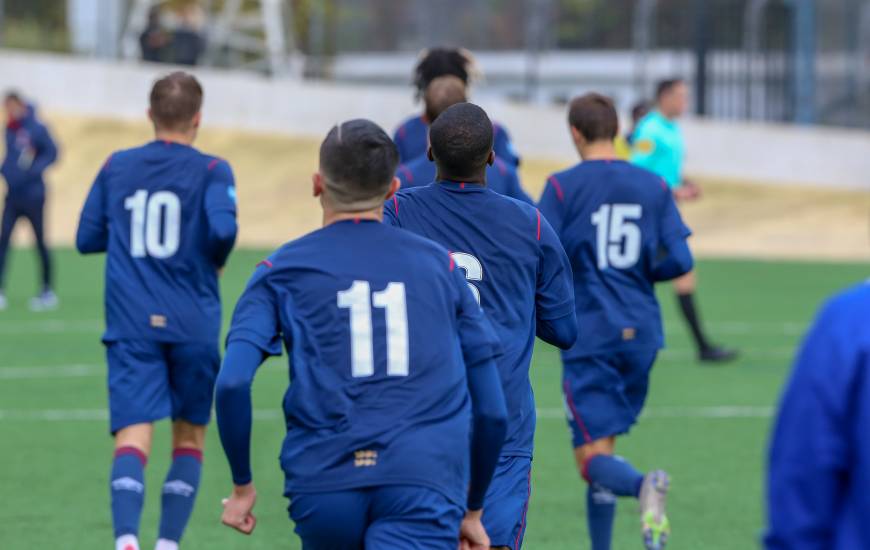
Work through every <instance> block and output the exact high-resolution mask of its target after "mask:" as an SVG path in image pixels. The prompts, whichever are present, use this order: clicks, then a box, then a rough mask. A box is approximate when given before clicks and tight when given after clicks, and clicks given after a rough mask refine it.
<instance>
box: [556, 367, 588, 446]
mask: <svg viewBox="0 0 870 550" xmlns="http://www.w3.org/2000/svg"><path fill="white" fill-rule="evenodd" d="M562 390H563V391H564V392H565V402H566V403H568V409H570V410H571V415H572V416H573V417H574V421H575V422H577V427H578V428H580V431H581V432H583V439H584V440H585V441H586V443H592V436H591V435H589V430H587V429H586V424H585V423H584V422H583V418H581V416H580V413H579V412H578V411H577V407H575V406H574V396H573V395H571V383H570V382H569V381H568V380H565V384H564V385H563V387H562Z"/></svg>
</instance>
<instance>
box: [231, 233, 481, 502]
mask: <svg viewBox="0 0 870 550" xmlns="http://www.w3.org/2000/svg"><path fill="white" fill-rule="evenodd" d="M227 341H228V343H229V344H232V343H233V342H237V341H243V342H248V343H250V344H253V345H254V346H256V347H257V348H259V349H260V350H262V352H263V353H264V354H268V355H278V354H280V353H281V349H282V345H283V347H284V348H285V349H286V350H287V353H288V355H289V358H290V380H291V383H290V387H289V388H288V390H287V393H286V395H285V397H284V413H285V416H286V420H287V436H286V438H285V440H284V445H283V448H282V451H281V465H282V468H283V469H284V472H285V474H286V478H287V487H286V489H287V493H288V494H291V493H298V492H321V491H338V490H347V489H354V488H360V487H369V486H379V485H389V484H408V485H420V486H424V487H429V488H431V489H434V490H437V491H440V492H442V493H443V494H445V495H446V496H447V497H449V498H450V499H451V500H453V501H455V502H456V503H458V504H460V505H464V504H465V500H466V492H467V489H468V485H467V484H468V480H469V477H468V476H469V474H468V470H469V454H470V452H469V426H470V422H471V416H470V409H469V396H468V389H467V374H466V373H467V370H466V369H467V368H469V367H470V368H473V367H474V366H475V365H478V364H483V363H486V364H489V362H490V361H491V360H492V358H493V357H494V356H495V355H496V354H497V353H498V341H497V339H496V338H495V335H494V334H493V331H492V327H491V326H490V325H489V323H488V322H487V321H486V318H485V317H484V315H483V313H482V312H481V310H480V307H479V306H478V305H477V304H476V303H475V301H474V298H473V296H472V294H471V292H469V290H468V288H467V287H466V284H465V279H464V278H463V277H462V274H461V271H460V270H459V269H457V268H456V265H455V264H454V262H453V260H452V259H451V257H450V255H449V254H448V252H447V250H445V249H444V248H442V247H441V246H439V245H437V244H435V243H433V242H431V241H428V240H425V239H422V238H420V237H418V236H416V235H413V234H411V233H409V232H407V231H400V230H398V229H395V228H393V227H389V226H387V225H383V224H380V223H378V222H375V221H352V220H349V221H342V222H337V223H334V224H331V225H328V226H326V227H324V228H322V229H319V230H317V231H314V232H313V233H310V234H308V235H306V236H304V237H302V238H300V239H298V240H296V241H293V242H291V243H288V244H286V245H285V246H283V247H282V248H280V249H278V251H276V252H275V253H274V254H272V255H271V256H270V257H269V259H268V260H266V261H264V262H262V263H261V265H260V266H259V267H258V268H257V270H256V271H255V273H254V275H253V277H252V278H251V280H250V282H249V283H248V287H247V289H246V290H245V292H244V294H243V295H242V297H241V298H240V299H239V303H238V305H237V306H236V310H235V313H234V315H233V321H232V326H231V328H230V332H229V336H228V337H227Z"/></svg>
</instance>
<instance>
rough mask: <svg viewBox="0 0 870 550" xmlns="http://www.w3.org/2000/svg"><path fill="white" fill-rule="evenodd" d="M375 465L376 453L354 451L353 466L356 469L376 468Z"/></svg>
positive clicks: (376, 462) (376, 460) (376, 461)
mask: <svg viewBox="0 0 870 550" xmlns="http://www.w3.org/2000/svg"><path fill="white" fill-rule="evenodd" d="M377 464H378V452H377V451H355V452H354V453H353V465H354V466H355V467H357V468H368V467H370V466H377Z"/></svg>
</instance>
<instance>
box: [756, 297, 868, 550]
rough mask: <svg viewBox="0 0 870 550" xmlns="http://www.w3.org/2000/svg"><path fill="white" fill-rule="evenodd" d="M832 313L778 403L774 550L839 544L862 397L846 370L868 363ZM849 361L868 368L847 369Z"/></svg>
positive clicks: (811, 338)
mask: <svg viewBox="0 0 870 550" xmlns="http://www.w3.org/2000/svg"><path fill="white" fill-rule="evenodd" d="M830 313H831V310H830V306H829V308H828V311H826V312H825V313H823V314H822V315H821V316H820V317H819V318H818V319H817V321H816V323H815V326H814V327H813V328H812V329H811V330H810V333H809V335H808V336H807V338H806V340H805V341H804V344H803V347H802V349H801V351H800V353H799V355H798V358H797V361H796V364H795V368H794V371H793V372H792V375H791V379H790V380H789V382H788V385H787V387H786V390H785V392H784V394H783V396H782V399H781V402H780V405H779V413H778V416H777V420H776V424H775V427H774V432H773V440H772V444H771V448H770V455H769V463H768V479H767V498H768V521H769V528H768V531H767V534H766V536H765V545H766V547H767V549H768V550H786V549H787V550H826V549H829V548H833V547H834V528H835V525H836V517H837V511H838V510H839V508H840V504H841V503H842V499H843V497H844V495H843V491H844V489H843V479H844V477H845V476H846V475H847V469H848V462H849V459H850V449H849V436H848V426H849V425H850V417H849V416H850V415H849V411H850V406H849V402H850V400H851V399H854V398H860V392H852V391H850V388H849V385H850V382H849V381H848V376H845V375H844V371H852V372H861V371H863V372H870V370H868V369H870V361H868V359H867V357H866V356H864V357H860V358H858V357H854V356H852V357H850V356H849V355H848V354H846V353H844V352H843V350H842V349H840V346H838V345H837V342H836V339H835V337H834V334H833V331H832V330H831V329H830V327H831V326H832V325H837V324H838V323H837V320H836V319H834V318H832V316H831V315H830ZM839 324H840V325H842V324H841V323H839ZM848 361H863V362H864V364H863V365H860V366H859V365H854V366H850V367H849V368H845V367H846V362H848ZM865 378H866V377H865ZM856 394H857V395H856ZM865 397H866V396H865Z"/></svg>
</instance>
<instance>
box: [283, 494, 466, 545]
mask: <svg viewBox="0 0 870 550" xmlns="http://www.w3.org/2000/svg"><path fill="white" fill-rule="evenodd" d="M463 515H464V510H463V509H462V507H461V506H458V505H457V504H455V503H453V502H451V501H450V500H449V499H447V498H446V497H445V496H444V495H442V494H441V493H439V492H437V491H432V490H431V489H425V488H421V487H417V486H412V485H387V486H383V487H374V488H369V489H357V490H352V491H340V492H326V493H301V494H294V495H291V496H290V517H291V518H292V519H293V521H294V522H295V523H296V534H297V535H299V538H300V539H302V546H303V548H311V549H317V550H321V549H323V550H328V549H334V550H362V549H363V548H365V549H369V550H456V547H457V544H458V540H459V526H460V524H461V523H462V517H463Z"/></svg>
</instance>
